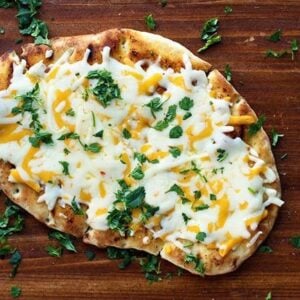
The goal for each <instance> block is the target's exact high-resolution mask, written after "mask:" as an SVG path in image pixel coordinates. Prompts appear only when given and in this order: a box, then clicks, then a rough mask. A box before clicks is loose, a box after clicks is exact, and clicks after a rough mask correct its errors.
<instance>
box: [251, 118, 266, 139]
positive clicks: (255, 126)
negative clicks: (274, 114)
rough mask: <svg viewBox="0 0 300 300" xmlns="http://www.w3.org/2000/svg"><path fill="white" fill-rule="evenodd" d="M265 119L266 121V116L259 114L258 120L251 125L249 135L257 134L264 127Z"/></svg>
mask: <svg viewBox="0 0 300 300" xmlns="http://www.w3.org/2000/svg"><path fill="white" fill-rule="evenodd" d="M265 121H266V117H265V116H264V115H261V116H259V117H258V120H257V121H256V123H254V124H251V125H250V126H249V129H248V135H249V136H253V135H255V134H256V133H257V132H258V131H259V130H260V129H261V128H262V126H263V125H264V123H265Z"/></svg>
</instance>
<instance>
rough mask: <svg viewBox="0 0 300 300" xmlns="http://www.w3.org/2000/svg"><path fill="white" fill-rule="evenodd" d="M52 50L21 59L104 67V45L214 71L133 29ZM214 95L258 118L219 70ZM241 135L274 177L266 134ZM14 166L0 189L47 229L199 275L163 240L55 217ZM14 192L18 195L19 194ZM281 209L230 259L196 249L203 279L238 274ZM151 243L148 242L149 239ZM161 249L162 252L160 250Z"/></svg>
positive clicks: (6, 74) (60, 214) (0, 83)
mask: <svg viewBox="0 0 300 300" xmlns="http://www.w3.org/2000/svg"><path fill="white" fill-rule="evenodd" d="M51 43H52V47H51V48H50V47H48V46H46V45H38V46H37V45H34V44H27V45H24V46H23V47H22V53H21V55H20V57H21V58H23V59H25V60H26V61H27V66H28V67H30V66H32V65H34V64H35V63H37V62H39V61H41V60H42V61H43V62H44V63H45V64H46V65H49V64H52V63H54V62H55V61H56V60H57V59H58V58H59V57H60V56H61V55H62V54H63V53H64V52H65V51H66V50H69V49H70V48H72V55H71V56H70V59H69V60H70V62H75V61H78V60H81V59H82V57H83V55H84V53H85V51H86V49H87V48H89V49H90V50H91V52H90V55H89V58H88V60H89V62H90V63H94V62H101V60H102V57H101V50H102V49H103V48H104V47H105V46H109V47H110V48H111V56H112V57H114V58H115V59H117V60H119V61H120V62H122V63H125V64H133V63H135V62H137V61H139V60H141V59H147V60H150V61H156V60H157V59H158V58H159V60H160V63H161V66H162V67H163V68H165V69H167V68H173V69H175V70H176V71H179V70H180V68H181V67H183V61H182V57H183V55H184V54H185V55H187V56H188V57H189V58H190V60H191V62H192V66H193V68H194V69H197V70H203V71H205V72H209V70H210V68H211V66H210V64H209V63H207V62H205V61H203V60H201V59H200V58H198V57H196V56H195V55H193V54H192V53H191V52H190V51H189V50H187V49H186V48H184V47H183V46H182V45H180V44H178V43H176V42H174V41H171V40H169V39H166V38H163V37H161V36H159V35H154V34H151V33H145V32H138V31H135V30H130V29H112V30H107V31H104V32H102V33H98V34H94V35H82V36H74V37H62V38H55V39H52V40H51ZM51 49H52V50H53V55H52V56H51V57H49V58H45V53H46V51H47V50H51ZM15 56H16V55H15V54H14V53H6V54H4V55H3V56H1V58H0V90H1V89H5V88H7V87H8V85H9V80H10V78H11V74H12V69H13V67H12V64H13V60H14V59H15V58H14V57H15ZM208 79H209V83H210V85H211V88H212V90H214V91H215V93H216V97H217V98H224V97H229V98H230V101H231V102H232V104H233V105H232V113H233V114H236V115H242V114H252V115H254V116H255V117H256V115H255V113H254V112H253V110H252V109H251V108H250V106H249V105H248V103H247V102H246V101H245V100H244V99H243V98H242V97H241V96H240V95H239V94H238V92H237V91H236V90H235V89H234V88H233V87H232V85H231V84H230V83H229V82H227V81H226V79H225V78H224V77H223V76H222V75H221V74H220V73H219V72H218V71H217V70H213V71H211V72H210V73H209V76H208ZM235 132H236V134H237V135H239V136H241V138H243V140H245V141H246V142H247V143H249V144H250V145H251V146H252V147H254V148H255V150H256V151H257V152H258V153H259V156H260V157H261V158H262V159H263V160H265V161H266V162H267V164H268V165H269V166H270V167H271V168H272V169H273V170H274V171H275V172H276V174H277V171H276V166H275V162H274V158H273V155H272V152H271V147H270V142H269V139H268V136H267V135H266V133H265V132H264V131H263V130H260V131H259V132H258V133H257V134H256V135H255V136H254V137H252V138H251V139H249V137H248V135H247V128H244V127H242V126H237V127H236V128H235ZM12 167H13V166H11V165H10V164H8V163H5V162H3V161H2V162H0V176H1V180H0V188H1V189H2V190H3V191H4V192H5V193H6V195H7V196H8V197H9V198H10V199H11V200H12V201H13V202H15V203H16V204H18V205H20V206H21V207H23V208H24V209H26V210H27V211H28V212H29V213H31V214H32V215H33V216H34V217H35V218H37V219H38V220H39V221H41V222H43V223H45V224H46V225H47V226H49V227H52V228H56V229H58V230H61V231H63V232H68V233H71V234H73V235H75V236H77V237H81V236H83V238H84V242H87V243H91V244H94V245H96V246H98V247H107V246H115V247H119V248H135V249H139V250H143V251H147V252H149V253H152V254H157V253H159V252H161V256H162V257H163V258H165V259H167V260H169V261H171V262H172V263H174V264H175V265H178V266H180V267H182V268H184V269H187V270H188V271H190V272H192V273H195V274H197V272H196V271H195V270H194V267H193V265H192V264H185V262H184V256H185V253H184V252H183V251H181V250H180V249H178V248H176V247H175V245H172V244H171V243H168V244H171V246H172V247H173V249H174V250H173V251H171V252H170V253H167V251H165V250H164V249H163V246H164V244H163V242H162V241H161V240H154V239H153V238H152V235H151V233H150V232H149V231H148V230H147V229H145V228H144V229H141V230H139V231H138V232H137V233H136V235H135V236H134V237H127V238H126V237H122V236H120V235H119V233H117V232H113V231H111V230H108V231H105V232H103V231H97V230H93V229H87V225H86V224H85V219H84V217H82V216H75V215H74V213H73V211H72V209H71V208H70V207H68V206H66V207H65V208H63V207H61V206H60V205H58V204H57V205H56V207H55V209H54V210H53V211H52V212H49V210H48V208H47V206H46V205H45V203H37V199H38V196H39V195H38V194H37V193H36V192H34V191H33V190H32V189H30V188H29V187H28V186H26V185H22V184H14V183H10V182H8V174H9V171H10V169H11V168H12ZM272 187H273V188H275V189H276V190H277V191H278V192H279V193H280V182H279V177H278V175H277V180H276V182H275V183H273V184H272ZM16 189H18V190H19V192H18V193H15V191H16ZM277 212H278V207H277V206H275V205H271V206H269V207H268V213H269V214H268V216H267V218H266V219H264V221H262V222H261V223H260V224H259V227H258V229H257V230H256V231H255V232H253V235H254V234H255V233H256V232H257V231H262V234H261V235H260V236H259V238H258V239H257V241H256V242H255V243H254V244H253V245H252V246H250V247H247V243H248V241H243V242H242V243H241V244H240V245H239V246H238V247H237V248H236V249H235V250H234V251H231V252H230V253H229V254H228V255H227V256H225V257H221V256H220V255H219V253H218V251H216V250H211V249H208V248H207V247H206V246H205V245H203V244H199V245H196V246H194V247H195V248H194V249H193V251H194V252H195V253H196V254H198V256H199V257H200V258H201V259H202V260H203V262H204V264H205V274H207V275H216V274H222V273H227V272H230V271H233V270H235V269H236V268H237V267H238V266H239V265H240V264H241V263H242V262H243V261H244V260H245V259H246V258H248V257H249V256H250V255H251V254H252V253H253V252H254V251H255V250H256V248H257V247H258V245H259V244H260V243H261V242H262V241H263V240H264V239H265V238H266V236H267V235H268V233H269V232H270V230H271V229H272V226H273V224H274V221H275V218H276V215H277ZM146 236H147V237H148V238H149V239H148V240H146V241H145V239H144V238H145V237H146ZM162 249H163V250H162Z"/></svg>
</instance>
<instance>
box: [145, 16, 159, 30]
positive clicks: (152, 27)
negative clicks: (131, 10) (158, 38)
mask: <svg viewBox="0 0 300 300" xmlns="http://www.w3.org/2000/svg"><path fill="white" fill-rule="evenodd" d="M144 19H145V23H146V26H147V28H148V29H149V30H155V29H156V26H157V25H156V21H155V20H154V18H153V16H152V14H149V15H147V16H145V18H144Z"/></svg>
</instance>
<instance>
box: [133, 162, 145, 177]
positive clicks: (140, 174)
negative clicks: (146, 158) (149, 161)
mask: <svg viewBox="0 0 300 300" xmlns="http://www.w3.org/2000/svg"><path fill="white" fill-rule="evenodd" d="M130 175H131V177H132V178H134V179H136V180H141V179H143V178H144V176H145V175H144V172H143V170H142V166H140V165H139V166H137V167H136V168H134V169H133V171H132V172H131V173H130Z"/></svg>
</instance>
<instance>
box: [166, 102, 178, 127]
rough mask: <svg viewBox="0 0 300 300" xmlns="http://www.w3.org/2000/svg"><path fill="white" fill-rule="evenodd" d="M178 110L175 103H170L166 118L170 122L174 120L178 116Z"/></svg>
mask: <svg viewBox="0 0 300 300" xmlns="http://www.w3.org/2000/svg"><path fill="white" fill-rule="evenodd" d="M176 110H177V106H176V105H175V104H174V105H170V106H169V107H168V111H167V114H166V117H165V120H166V121H167V122H168V123H170V122H172V121H173V120H174V119H175V117H176Z"/></svg>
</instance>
